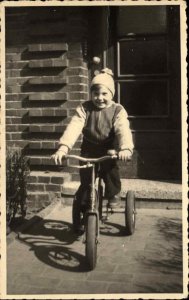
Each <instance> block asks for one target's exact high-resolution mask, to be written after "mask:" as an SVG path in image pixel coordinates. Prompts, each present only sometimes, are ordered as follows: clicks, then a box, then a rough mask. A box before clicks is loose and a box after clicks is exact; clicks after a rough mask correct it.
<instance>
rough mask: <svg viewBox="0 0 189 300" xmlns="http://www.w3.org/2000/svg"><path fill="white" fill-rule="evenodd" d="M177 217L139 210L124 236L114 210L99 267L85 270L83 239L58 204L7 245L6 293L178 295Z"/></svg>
mask: <svg viewBox="0 0 189 300" xmlns="http://www.w3.org/2000/svg"><path fill="white" fill-rule="evenodd" d="M181 214H182V211H181V210H174V209H173V210H167V209H138V211H137V222H136V230H135V233H134V235H133V236H125V234H124V214H123V212H122V211H121V210H118V211H117V213H115V214H113V215H112V216H111V217H110V220H109V221H108V222H107V223H106V224H105V225H104V227H102V228H101V236H100V244H99V247H98V262H97V266H96V268H95V270H93V271H88V269H87V266H86V263H85V256H84V254H85V248H84V244H83V243H82V239H83V237H82V236H80V237H78V236H76V235H75V234H73V232H72V230H71V206H63V204H62V203H61V202H60V203H57V204H56V205H55V207H54V208H53V209H52V211H51V212H50V213H49V214H48V215H47V216H45V218H44V219H43V218H41V219H40V221H39V222H38V223H36V224H34V225H33V226H31V227H30V228H28V229H27V230H26V231H25V232H20V233H19V239H14V240H13V241H12V242H11V243H10V244H9V245H8V247H7V273H8V278H7V294H8V295H21V294H25V295H34V294H37V295H38V294H39V295H50V294H51V295H55V294H57V295H64V294H108V295H111V294H115V295H114V297H113V298H115V297H116V295H117V297H118V298H120V297H119V294H129V293H131V294H133V293H139V294H142V293H147V294H148V293H157V294H158V293H165V294H167V293H182V292H183V270H182V225H181V222H182V219H181V217H182V216H181ZM94 297H95V296H94ZM141 297H142V296H141ZM102 298H103V297H102ZM122 298H123V297H122ZM58 299H60V297H58ZM77 299H79V297H78V295H77ZM80 299H82V297H81V298H80Z"/></svg>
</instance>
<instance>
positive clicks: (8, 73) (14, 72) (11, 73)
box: [6, 69, 20, 78]
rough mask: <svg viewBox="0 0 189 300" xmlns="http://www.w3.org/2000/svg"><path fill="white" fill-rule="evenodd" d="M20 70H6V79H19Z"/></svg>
mask: <svg viewBox="0 0 189 300" xmlns="http://www.w3.org/2000/svg"><path fill="white" fill-rule="evenodd" d="M19 76H20V70H11V69H10V70H6V78H8V77H19Z"/></svg>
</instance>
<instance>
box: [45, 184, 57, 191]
mask: <svg viewBox="0 0 189 300" xmlns="http://www.w3.org/2000/svg"><path fill="white" fill-rule="evenodd" d="M45 188H46V191H48V192H50V191H52V192H60V191H61V186H60V185H59V184H57V185H56V184H48V185H46V186H45Z"/></svg>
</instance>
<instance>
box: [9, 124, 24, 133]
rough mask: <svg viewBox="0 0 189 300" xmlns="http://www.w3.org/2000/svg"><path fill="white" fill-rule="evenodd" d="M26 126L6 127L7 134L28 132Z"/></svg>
mask: <svg viewBox="0 0 189 300" xmlns="http://www.w3.org/2000/svg"><path fill="white" fill-rule="evenodd" d="M28 129H29V126H28V125H6V131H7V132H18V131H28Z"/></svg>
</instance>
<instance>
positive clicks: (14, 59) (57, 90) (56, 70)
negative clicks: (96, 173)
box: [6, 7, 89, 207]
mask: <svg viewBox="0 0 189 300" xmlns="http://www.w3.org/2000/svg"><path fill="white" fill-rule="evenodd" d="M87 25H88V24H87V19H86V18H83V12H82V8H79V7H75V8H73V7H72V8H69V7H57V8H56V7H53V8H51V7H33V8H6V139H7V146H11V147H12V146H14V145H16V146H20V147H21V148H23V150H24V152H25V154H26V155H27V157H28V158H29V161H30V167H31V171H32V173H31V178H35V180H34V179H30V180H31V182H30V184H29V185H28V190H29V193H30V196H29V199H30V205H32V203H33V204H34V202H35V207H38V205H39V202H40V199H44V201H45V202H44V203H45V204H46V203H47V202H48V201H51V198H52V194H51V196H50V192H52V193H55V195H56V196H59V195H60V193H61V185H60V184H58V182H57V181H56V182H55V181H52V173H50V172H55V173H56V174H57V175H56V176H55V178H58V179H57V180H58V181H59V182H61V183H62V182H63V180H64V179H65V178H66V179H67V178H68V176H65V174H66V173H65V172H67V173H70V172H72V173H73V178H74V179H75V178H76V177H77V176H78V172H77V171H76V170H71V169H70V168H69V166H67V167H66V168H65V169H64V171H63V170H62V168H60V167H57V166H55V165H54V163H53V161H52V160H50V156H51V155H52V153H54V151H55V150H56V149H57V145H58V140H59V138H60V136H61V134H62V132H63V131H64V129H65V126H66V124H67V123H68V122H69V120H70V118H71V116H72V115H73V111H74V109H75V108H76V106H77V105H78V104H79V103H80V102H82V101H85V100H87V99H88V77H89V74H88V63H87V59H86V54H87V53H86V41H87V28H88V27H87ZM84 49H85V51H84ZM79 145H80V141H78V142H77V143H76V145H75V148H74V149H73V152H74V153H79V152H78V151H79ZM41 172H43V173H44V174H45V176H43V175H42V174H41ZM33 174H34V175H33ZM38 174H39V175H38ZM39 178H46V179H45V180H46V181H45V182H41V181H40V179H39ZM32 180H34V181H32ZM36 201H37V203H38V204H37V203H36ZM44 203H43V204H44Z"/></svg>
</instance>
